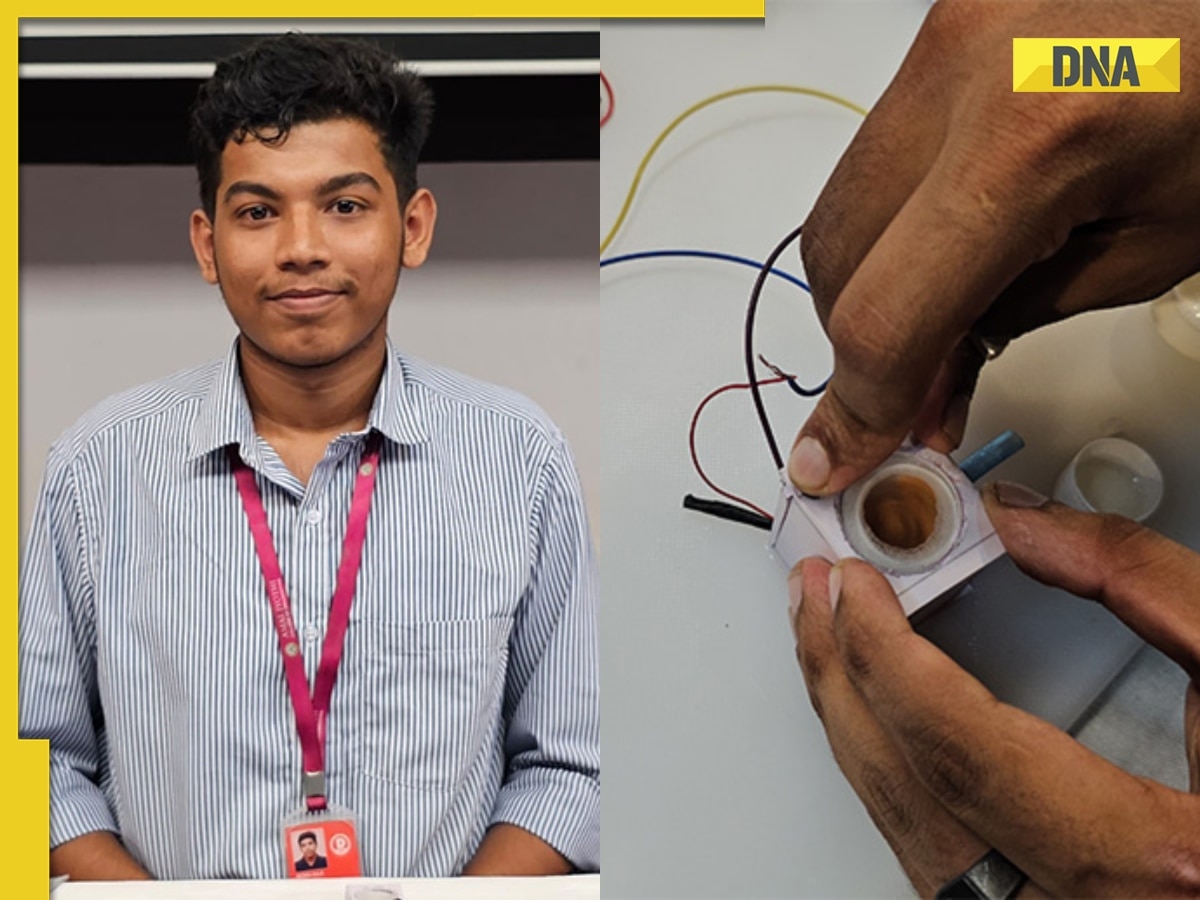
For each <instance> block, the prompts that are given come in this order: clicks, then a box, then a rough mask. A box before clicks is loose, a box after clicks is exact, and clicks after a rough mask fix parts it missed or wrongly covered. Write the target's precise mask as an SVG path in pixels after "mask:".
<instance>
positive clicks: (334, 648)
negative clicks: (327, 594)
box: [229, 433, 379, 810]
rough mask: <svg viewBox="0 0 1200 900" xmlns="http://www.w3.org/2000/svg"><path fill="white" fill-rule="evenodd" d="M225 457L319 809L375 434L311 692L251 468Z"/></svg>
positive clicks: (309, 793) (375, 454) (375, 457)
mask: <svg viewBox="0 0 1200 900" xmlns="http://www.w3.org/2000/svg"><path fill="white" fill-rule="evenodd" d="M229 460H230V462H231V463H232V465H233V477H234V478H235V479H237V486H238V492H239V493H240V494H241V495H242V506H243V507H244V508H245V510H246V518H247V519H248V520H249V521H250V532H251V534H253V535H254V548H255V550H257V551H258V561H259V563H260V565H261V566H262V572H263V580H264V581H265V582H266V585H267V599H268V600H269V601H270V603H271V618H272V620H273V621H274V622H275V631H276V632H277V633H278V635H279V650H280V652H281V653H282V654H283V670H284V674H285V675H286V676H287V683H288V690H289V691H290V693H291V695H292V708H293V709H294V710H295V712H296V731H297V733H298V734H299V736H300V749H301V752H302V754H303V759H304V777H303V780H302V787H303V789H304V799H305V802H306V803H307V805H308V808H309V809H310V810H321V809H325V719H326V717H327V716H328V714H329V699H330V697H331V696H332V695H333V683H334V681H336V680H337V671H338V665H339V664H340V663H341V661H342V644H343V642H344V640H345V637H346V627H347V626H348V625H349V624H350V604H351V602H352V601H353V600H354V583H355V582H356V581H357V580H358V570H359V566H360V565H361V563H362V547H363V541H364V540H365V539H366V537H367V516H368V515H369V514H370V512H371V492H372V491H373V490H374V489H375V473H376V471H378V469H379V435H378V433H376V434H372V435H371V437H370V438H369V439H368V440H367V446H366V449H364V451H363V456H362V460H361V462H360V463H359V466H358V477H357V479H356V480H355V482H354V496H353V497H352V498H351V500H350V517H349V519H348V521H347V522H346V540H345V542H344V543H343V544H342V561H341V562H340V563H339V564H338V572H337V587H336V588H335V589H334V592H333V600H332V601H331V603H330V608H329V629H328V631H327V632H326V634H325V643H324V645H323V646H322V648H321V663H320V665H319V666H318V668H317V679H316V683H315V684H314V685H313V692H312V695H311V696H310V695H309V693H308V679H307V678H306V677H305V675H304V658H303V656H302V655H301V652H300V643H299V641H298V640H297V635H296V623H295V621H294V620H293V619H292V609H291V600H290V599H289V598H288V593H287V588H286V587H285V586H284V583H283V572H282V570H281V569H280V568H279V557H278V556H277V555H276V553H275V542H274V541H273V540H272V539H271V529H270V526H268V524H267V513H266V511H265V510H264V509H263V505H262V495H261V494H260V493H259V491H258V484H257V483H256V482H255V480H254V472H253V471H252V470H251V469H250V467H249V466H247V465H246V464H245V463H244V462H242V459H241V457H240V456H239V455H238V451H237V448H236V447H230V448H229Z"/></svg>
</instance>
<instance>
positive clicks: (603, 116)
mask: <svg viewBox="0 0 1200 900" xmlns="http://www.w3.org/2000/svg"><path fill="white" fill-rule="evenodd" d="M600 87H602V88H604V93H605V95H606V96H607V97H608V109H605V108H604V103H601V104H600V110H601V112H600V127H601V128H603V127H604V126H605V125H607V124H608V120H609V119H611V118H612V115H613V110H614V109H616V107H617V98H616V97H615V96H614V94H613V89H612V85H611V84H609V83H608V79H607V78H606V77H605V76H604V71H603V70H601V72H600Z"/></svg>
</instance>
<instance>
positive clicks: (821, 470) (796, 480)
mask: <svg viewBox="0 0 1200 900" xmlns="http://www.w3.org/2000/svg"><path fill="white" fill-rule="evenodd" d="M788 477H790V478H791V479H792V483H793V484H794V485H796V487H798V488H800V490H802V491H808V492H813V491H819V490H820V489H821V488H823V487H824V486H825V484H826V482H828V481H829V454H827V453H826V452H825V448H824V447H822V446H821V442H820V441H818V440H817V439H816V438H815V437H811V436H809V435H805V436H804V437H802V438H800V441H799V443H797V444H796V446H795V447H793V448H792V455H791V457H790V458H789V459H788Z"/></svg>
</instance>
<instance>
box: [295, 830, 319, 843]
mask: <svg viewBox="0 0 1200 900" xmlns="http://www.w3.org/2000/svg"><path fill="white" fill-rule="evenodd" d="M305 839H307V840H310V841H312V842H313V843H314V844H315V843H316V842H317V833H316V832H315V831H302V832H300V836H299V837H298V838H296V843H297V844H303V843H304V841H305Z"/></svg>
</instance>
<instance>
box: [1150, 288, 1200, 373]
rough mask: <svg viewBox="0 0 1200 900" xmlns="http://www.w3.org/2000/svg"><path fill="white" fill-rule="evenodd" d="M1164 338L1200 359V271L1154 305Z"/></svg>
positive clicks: (1159, 331)
mask: <svg viewBox="0 0 1200 900" xmlns="http://www.w3.org/2000/svg"><path fill="white" fill-rule="evenodd" d="M1150 309H1151V311H1152V312H1153V313H1154V324H1155V325H1156V326H1157V327H1158V333H1159V334H1161V335H1162V336H1163V339H1164V340H1165V341H1166V342H1167V343H1168V344H1170V345H1171V346H1172V347H1174V348H1175V349H1176V350H1178V351H1179V352H1180V353H1182V354H1183V355H1184V356H1190V357H1191V358H1192V359H1200V274H1196V275H1193V276H1192V277H1191V278H1187V279H1185V280H1183V281H1181V282H1179V284H1177V285H1175V287H1174V288H1173V289H1172V290H1170V291H1168V292H1167V293H1166V294H1164V295H1163V296H1161V297H1159V298H1158V299H1157V300H1155V301H1154V303H1153V304H1151V306H1150Z"/></svg>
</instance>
